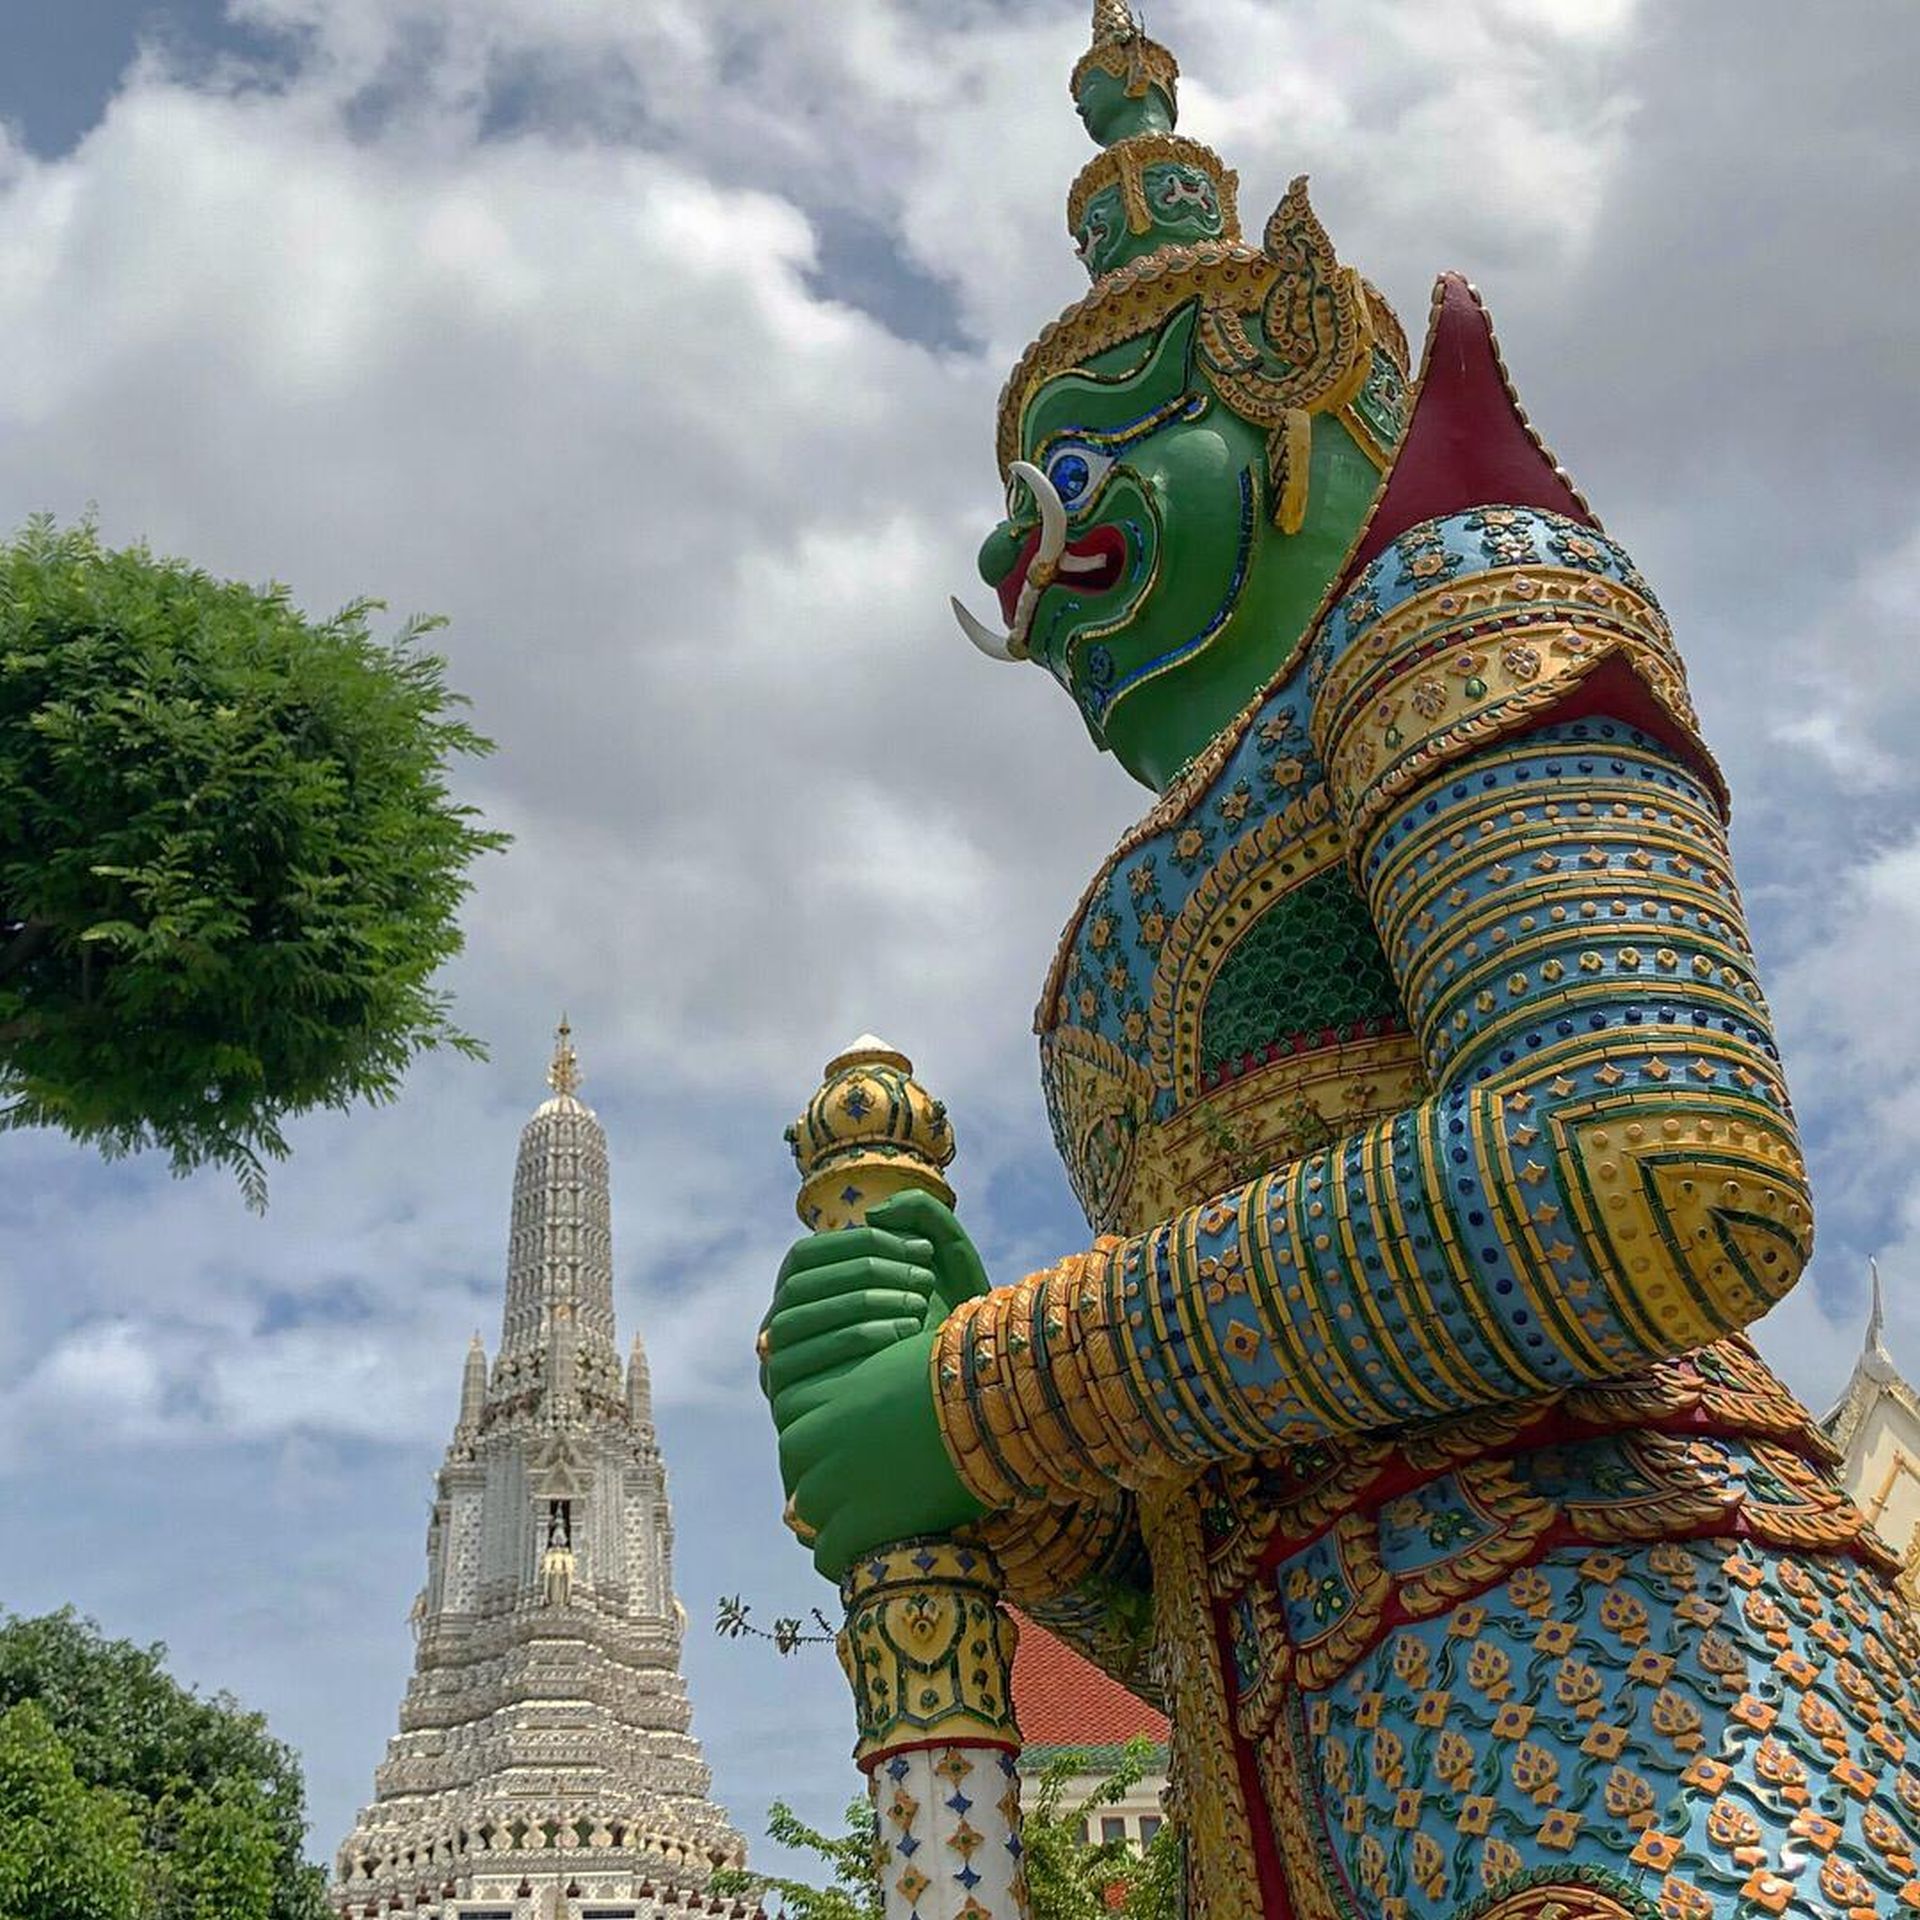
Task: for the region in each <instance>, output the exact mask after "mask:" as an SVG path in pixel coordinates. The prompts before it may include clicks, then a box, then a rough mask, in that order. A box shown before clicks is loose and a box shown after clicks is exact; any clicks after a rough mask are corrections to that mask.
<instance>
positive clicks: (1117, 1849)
mask: <svg viewBox="0 0 1920 1920" xmlns="http://www.w3.org/2000/svg"><path fill="white" fill-rule="evenodd" d="M1153 1754H1154V1747H1153V1743H1152V1741H1150V1740H1142V1739H1134V1740H1129V1741H1128V1742H1127V1744H1126V1746H1125V1747H1124V1748H1123V1749H1122V1757H1121V1759H1120V1761H1119V1762H1118V1763H1117V1764H1116V1765H1115V1766H1113V1767H1111V1768H1109V1769H1108V1771H1107V1772H1106V1773H1105V1774H1103V1775H1101V1776H1100V1777H1099V1778H1098V1779H1097V1780H1096V1781H1095V1783H1094V1785H1093V1787H1092V1789H1091V1790H1090V1791H1089V1792H1088V1793H1087V1794H1086V1795H1085V1796H1084V1797H1083V1798H1080V1799H1078V1800H1074V1801H1071V1802H1069V1801H1068V1799H1067V1789H1068V1787H1069V1786H1070V1785H1071V1784H1072V1783H1073V1781H1074V1780H1075V1779H1076V1778H1079V1777H1081V1776H1083V1775H1085V1773H1086V1772H1087V1771H1088V1757H1087V1755H1086V1754H1084V1753H1073V1752H1067V1753H1060V1754H1056V1755H1055V1756H1054V1757H1053V1758H1052V1759H1051V1760H1049V1761H1048V1762H1047V1764H1046V1765H1045V1766H1044V1767H1043V1768H1042V1769H1041V1771H1040V1777H1039V1779H1038V1781H1037V1782H1030V1783H1029V1785H1028V1788H1027V1807H1026V1810H1025V1814H1024V1816H1023V1818H1022V1821H1021V1827H1020V1837H1021V1840H1022V1842H1023V1843H1024V1845H1025V1848H1026V1860H1027V1889H1028V1893H1029V1895H1030V1897H1031V1899H1032V1903H1033V1920H1109V1916H1110V1915H1111V1914H1113V1913H1114V1912H1115V1911H1116V1909H1115V1908H1114V1907H1112V1906H1110V1905H1109V1904H1108V1900H1107V1892H1108V1889H1109V1888H1118V1889H1119V1890H1120V1902H1121V1904H1120V1906H1119V1907H1118V1909H1117V1911H1118V1912H1119V1913H1121V1914H1122V1915H1123V1916H1125V1917H1126V1920H1175V1917H1176V1916H1177V1915H1178V1913H1179V1910H1180V1907H1179V1901H1180V1845H1179V1841H1178V1838H1177V1837H1176V1836H1175V1834H1174V1831H1173V1829H1172V1828H1171V1827H1169V1826H1163V1827H1162V1828H1161V1829H1160V1831H1159V1832H1158V1833H1157V1834H1155V1835H1154V1837H1153V1840H1152V1842H1151V1844H1150V1845H1149V1846H1148V1847H1147V1848H1146V1850H1145V1854H1144V1856H1142V1855H1140V1854H1136V1853H1135V1852H1134V1851H1133V1849H1132V1847H1131V1846H1129V1844H1128V1843H1127V1842H1126V1841H1125V1840H1100V1841H1095V1842H1092V1843H1091V1844H1089V1843H1088V1842H1087V1841H1086V1840H1085V1839H1084V1838H1083V1837H1082V1836H1083V1834H1084V1833H1085V1831H1086V1830H1087V1827H1088V1825H1089V1823H1090V1822H1091V1821H1094V1820H1097V1819H1098V1817H1099V1813H1100V1809H1101V1808H1102V1807H1111V1806H1115V1805H1117V1804H1118V1803H1119V1802H1120V1801H1121V1800H1124V1799H1125V1798H1126V1796H1127V1795H1128V1794H1129V1793H1130V1792H1131V1791H1132V1790H1133V1789H1134V1788H1135V1787H1136V1786H1138V1785H1139V1784H1140V1780H1141V1776H1142V1775H1143V1774H1145V1772H1146V1770H1147V1766H1148V1763H1149V1762H1150V1761H1151V1760H1152V1758H1153Z"/></svg>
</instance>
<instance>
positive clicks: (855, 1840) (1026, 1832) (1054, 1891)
mask: <svg viewBox="0 0 1920 1920" xmlns="http://www.w3.org/2000/svg"><path fill="white" fill-rule="evenodd" d="M1153 1753H1154V1748H1153V1744H1152V1742H1151V1741H1148V1740H1130V1741H1128V1742H1127V1744H1126V1747H1125V1748H1124V1750H1123V1755H1122V1758H1121V1760H1120V1761H1119V1763H1118V1764H1117V1765H1116V1766H1114V1767H1113V1768H1111V1769H1110V1770H1109V1771H1108V1772H1107V1773H1105V1774H1104V1775H1102V1776H1100V1777H1099V1778H1098V1779H1097V1780H1096V1782H1095V1784H1094V1787H1093V1789H1092V1791H1091V1792H1089V1793H1088V1794H1087V1795H1086V1796H1085V1797H1084V1798H1082V1799H1078V1800H1075V1801H1073V1802H1071V1803H1070V1804H1069V1803H1068V1802H1067V1789H1068V1787H1069V1786H1070V1785H1071V1784H1072V1782H1073V1781H1074V1780H1075V1778H1077V1777H1079V1776H1082V1775H1084V1774H1085V1773H1086V1772H1087V1770H1088V1762H1087V1756H1086V1755H1085V1754H1083V1753H1062V1754H1058V1755H1056V1756H1055V1757H1054V1758H1053V1759H1052V1760H1050V1761H1049V1762H1048V1763H1047V1765H1046V1766H1045V1767H1044V1768H1043V1769H1042V1770H1041V1773H1040V1776H1039V1779H1038V1780H1037V1781H1034V1780H1029V1781H1028V1782H1027V1784H1026V1787H1025V1790H1024V1792H1025V1797H1026V1799H1027V1806H1026V1810H1025V1814H1024V1817H1023V1819H1022V1823H1021V1839H1022V1842H1023V1845H1024V1851H1025V1858H1026V1865H1027V1890H1028V1896H1029V1899H1030V1900H1031V1902H1032V1909H1033V1920H1110V1916H1111V1915H1113V1914H1114V1913H1115V1912H1116V1911H1117V1912H1118V1913H1119V1914H1120V1916H1121V1920H1178V1915H1179V1912H1180V1879H1181V1851H1180V1841H1179V1836H1178V1835H1177V1834H1176V1833H1175V1832H1174V1830H1173V1828H1172V1827H1171V1826H1163V1827H1162V1828H1161V1829H1160V1831H1159V1832H1158V1833H1157V1834H1156V1835H1155V1836H1154V1838H1153V1841H1152V1843H1151V1844H1150V1845H1149V1846H1148V1847H1147V1848H1146V1851H1145V1853H1144V1855H1140V1854H1136V1853H1134V1851H1133V1850H1132V1848H1131V1847H1130V1846H1129V1845H1128V1844H1127V1842H1126V1841H1124V1840H1103V1841H1100V1842H1097V1843H1095V1844H1093V1845H1089V1844H1088V1843H1087V1842H1086V1841H1085V1840H1084V1839H1083V1838H1082V1837H1081V1836H1082V1833H1083V1831H1084V1829H1085V1826H1086V1823H1087V1821H1088V1820H1089V1818H1094V1817H1097V1816H1098V1812H1099V1809H1100V1808H1102V1807H1110V1806H1113V1805H1115V1804H1116V1803H1117V1802H1118V1801H1120V1800H1122V1799H1124V1798H1125V1797H1126V1795H1127V1794H1128V1793H1129V1792H1130V1791H1131V1790H1132V1789H1133V1788H1134V1787H1135V1786H1137V1785H1138V1784H1139V1782H1140V1779H1141V1776H1142V1775H1143V1774H1144V1773H1145V1772H1146V1769H1147V1766H1148V1763H1149V1762H1150V1761H1151V1759H1152V1758H1153ZM846 1817H847V1830H846V1832H845V1833H843V1834H840V1835H838V1836H829V1835H827V1834H824V1833H821V1832H819V1831H818V1830H817V1829H815V1828H813V1827H810V1826H808V1825H807V1824H806V1823H805V1822H804V1821H803V1820H801V1819H799V1818H798V1817H797V1816H796V1815H795V1814H794V1812H793V1810H792V1809H791V1808H790V1807H788V1806H786V1805H785V1804H784V1803H783V1802H781V1801H777V1800H776V1801H775V1802H774V1804H773V1808H772V1811H771V1812H770V1813H769V1815H768V1817H767V1835H768V1838H770V1839H773V1840H777V1841H778V1842H779V1843H780V1844H781V1845H782V1846H784V1847H792V1848H794V1849H795V1850H797V1851H799V1852H803V1853H811V1854H813V1855H814V1856H815V1857H816V1858H818V1859H820V1860H822V1861H824V1862H825V1863H826V1864H827V1866H828V1867H830V1868H831V1869H832V1879H831V1881H830V1882H829V1883H828V1884H827V1885H826V1886H824V1887H816V1886H813V1885H811V1884H809V1883H808V1882H807V1881H804V1880H789V1879H780V1878H777V1877H775V1876H771V1875H767V1874H761V1873H754V1872H752V1871H750V1870H747V1869H731V1868H729V1869H727V1870H725V1871H723V1872H720V1873H717V1874H715V1875H714V1877H713V1890H714V1892H715V1893H719V1894H725V1895H731V1896H741V1895H744V1896H747V1897H748V1898H753V1897H756V1896H759V1897H762V1898H763V1899H764V1896H766V1895H769V1894H771V1895H774V1896H775V1897H777V1899H778V1901H779V1903H780V1904H781V1905H782V1906H784V1907H785V1909H786V1911H787V1912H788V1913H789V1914H790V1915H792V1916H793V1920H880V1916H881V1915H882V1914H883V1913H884V1911H885V1904H886V1903H885V1896H884V1894H883V1893H882V1890H881V1885H880V1872H879V1866H878V1862H877V1859H876V1856H875V1850H874V1849H875V1841H876V1838H877V1824H876V1822H875V1820H874V1814H873V1808H872V1805H871V1804H870V1803H869V1802H868V1801H866V1800H856V1801H855V1802H854V1803H853V1804H852V1805H851V1806H850V1807H849V1808H848V1809H847V1816H846ZM1109 1888H1114V1889H1117V1890H1118V1893H1119V1900H1120V1904H1119V1906H1118V1908H1117V1909H1116V1908H1115V1907H1113V1906H1110V1905H1109V1904H1108V1899H1107V1894H1108V1889H1109Z"/></svg>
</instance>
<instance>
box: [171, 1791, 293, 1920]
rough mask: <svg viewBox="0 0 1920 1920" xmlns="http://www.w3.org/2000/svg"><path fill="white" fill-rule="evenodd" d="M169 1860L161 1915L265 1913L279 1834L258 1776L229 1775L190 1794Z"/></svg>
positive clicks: (256, 1916)
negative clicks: (209, 1788)
mask: <svg viewBox="0 0 1920 1920" xmlns="http://www.w3.org/2000/svg"><path fill="white" fill-rule="evenodd" d="M170 1866H171V1872H170V1873H169V1875H168V1887H167V1896H168V1897H167V1900H166V1904H165V1908H164V1911H165V1913H166V1916H167V1920H270V1916H271V1915H272V1913H273V1910H274V1900H273V1896H274V1889H275V1884H276V1878H277V1873H278V1867H279V1840H278V1835H277V1834H276V1833H275V1831H274V1819H273V1809H272V1807H271V1806H269V1805H268V1803H267V1797H266V1795H265V1794H264V1793H263V1792H262V1791H261V1788H260V1783H259V1782H258V1781H257V1780H250V1779H248V1778H247V1777H246V1776H245V1775H244V1774H229V1775H227V1776H226V1777H225V1778H223V1779H220V1780H217V1781H215V1782H214V1785H213V1787H212V1789H211V1790H210V1791H209V1792H206V1793H196V1794H190V1795H189V1796H188V1797H187V1800H186V1802H185V1804H184V1806H183V1807H182V1809H181V1813H180V1824H179V1827H178V1830H177V1831H176V1833H175V1835H174V1842H173V1853H172V1858H171V1862H170Z"/></svg>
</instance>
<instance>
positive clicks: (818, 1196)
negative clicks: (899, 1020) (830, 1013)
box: [787, 1034, 953, 1233]
mask: <svg viewBox="0 0 1920 1920" xmlns="http://www.w3.org/2000/svg"><path fill="white" fill-rule="evenodd" d="M787 1144H788V1145H789V1146H791V1147H792V1149H793V1157H794V1161H795V1163H796V1164H797V1165H798V1167H799V1169H800V1197H799V1199H798V1200H797V1201H796V1202H795V1210H796V1211H797V1212H798V1213H799V1215H800V1218H801V1220H802V1221H803V1222H805V1224H806V1225H807V1226H809V1227H810V1228H812V1229H813V1230H814V1232H816V1233H830V1232H833V1231H835V1230H836V1229H838V1228H841V1227H852V1226H858V1225H859V1224H860V1223H861V1222H862V1221H864V1220H865V1219H866V1216H867V1210H868V1209H869V1208H870V1207H877V1206H878V1205H879V1204H880V1203H881V1201H883V1200H889V1199H891V1198H892V1197H893V1196H894V1195H895V1194H896V1193H900V1192H903V1191H905V1190H906V1189H908V1188H910V1187H912V1188H918V1189H920V1190H921V1191H923V1192H926V1193H931V1194H933V1195H934V1196H935V1198H936V1199H939V1200H941V1201H943V1202H945V1204H946V1205H948V1206H951V1205H952V1204H953V1189H952V1188H951V1187H950V1186H948V1185H947V1182H946V1179H945V1177H944V1175H945V1170H946V1168H947V1167H948V1166H949V1165H950V1164H951V1163H952V1160H953V1129H952V1128H951V1127H950V1126H949V1125H948V1124H947V1110H946V1108H945V1107H944V1106H942V1105H941V1103H940V1102H939V1101H938V1100H936V1099H934V1097H933V1096H932V1095H931V1094H930V1093H928V1091H927V1090H926V1088H925V1087H923V1086H921V1084H920V1083H919V1081H917V1080H916V1079H914V1077H913V1062H912V1061H911V1060H909V1059H908V1058H907V1056H906V1055H905V1054H904V1053H900V1052H898V1051H896V1050H895V1049H894V1048H892V1047H890V1046H888V1045H887V1044H886V1042H885V1041H883V1040H876V1039H874V1038H873V1036H872V1035H871V1034H867V1035H863V1036H862V1037H861V1038H860V1039H858V1040H856V1041H855V1042H854V1043H853V1045H852V1046H851V1047H849V1048H848V1049H847V1050H846V1052H845V1053H842V1054H838V1055H836V1056H835V1057H834V1058H833V1059H832V1060H829V1061H828V1062H827V1066H826V1073H825V1076H824V1079H823V1081H822V1084H821V1086H820V1090H819V1091H818V1092H817V1093H816V1094H815V1095H814V1096H813V1098H812V1099H811V1100H809V1101H808V1102H807V1110H806V1112H805V1113H803V1114H802V1115H801V1116H800V1118H799V1119H798V1120H796V1121H795V1122H794V1123H793V1125H792V1126H790V1127H789V1128H788V1129H787Z"/></svg>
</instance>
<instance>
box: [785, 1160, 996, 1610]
mask: <svg viewBox="0 0 1920 1920" xmlns="http://www.w3.org/2000/svg"><path fill="white" fill-rule="evenodd" d="M867 1222H868V1224H867V1225H866V1226H864V1227H854V1228H850V1229H848V1230H847V1231H845V1232H842V1233H820V1234H814V1235H812V1236H811V1237H809V1238H808V1239H805V1240H801V1241H798V1242H796V1244H795V1245H794V1247H793V1248H792V1250H791V1251H790V1252H789V1253H788V1255H787V1257H786V1259H785V1261H784V1262H782V1264H781V1268H780V1278H779V1281H778V1283H777V1285H776V1286H775V1288H774V1296H773V1306H772V1308H771V1310H770V1311H769V1313H768V1315H767V1318H766V1322H765V1325H764V1328H763V1332H764V1336H765V1338H764V1344H763V1351H764V1352H765V1355H766V1358H765V1360H764V1361H763V1362H762V1365H761V1369H760V1387H761V1391H762V1392H763V1393H765V1394H766V1396H767V1398H768V1400H769V1401H770V1402H771V1403H772V1407H773V1424H774V1427H775V1430H776V1431H777V1432H778V1433H779V1436H780V1477H781V1479H782V1481H783V1482H784V1484H785V1487H786V1490H787V1494H788V1496H789V1498H790V1499H791V1500H792V1502H793V1507H794V1511H795V1513H796V1514H797V1515H798V1517H799V1518H800V1520H801V1521H802V1522H803V1523H804V1524H806V1525H807V1526H809V1527H812V1528H814V1529H817V1537H816V1538H815V1540H814V1542H813V1563H814V1565H815V1566H816V1567H818V1568H819V1569H820V1571H821V1572H822V1573H823V1574H825V1575H826V1576H827V1578H828V1579H830V1580H838V1579H839V1578H840V1577H841V1575H842V1574H844V1573H845V1572H846V1570H847V1568H848V1567H849V1566H850V1565H851V1564H852V1563H853V1562H854V1561H855V1560H857V1559H858V1558H859V1557H860V1556H861V1554H863V1553H867V1552H870V1551H871V1550H872V1549H873V1548H875V1547H882V1546H886V1545H888V1544H890V1543H891V1542H893V1541H895V1540H910V1539H913V1538H915V1537H917V1536H918V1535H921V1534H943V1533H951V1532H952V1531H953V1530H954V1529H955V1528H956V1527H959V1526H962V1525H964V1524H965V1523H966V1522H967V1521H969V1520H973V1519H977V1518H978V1517H979V1515H980V1513H981V1512H982V1508H981V1506H980V1503H979V1502H978V1501H977V1500H975V1499H974V1498H973V1496H972V1495H971V1494H970V1493H968V1492H967V1490H966V1488H965V1487H964V1486H962V1485H961V1483H960V1477H959V1475H958V1474H957V1473H956V1472H955V1471H954V1467H953V1462H952V1460H951V1459H949V1458H948V1455H947V1450H946V1446H945V1444H944V1443H943V1442H942V1440H941V1438H940V1422H939V1418H938V1416H937V1415H936V1413H935V1411H934V1405H933V1391H932V1388H931V1386H930V1385H929V1383H928V1378H927V1370H928V1366H929V1362H930V1357H931V1354H932V1351H933V1340H934V1334H935V1332H936V1331H937V1329H938V1328H939V1326H940V1323H941V1322H942V1321H943V1320H944V1319H945V1318H946V1317H947V1315H948V1314H949V1313H951V1312H952V1311H953V1309H954V1308H955V1307H956V1306H958V1305H959V1304H960V1302H961V1301H962V1300H967V1299H971V1298H972V1297H973V1296H974V1295H975V1294H980V1293H984V1292H986V1290H987V1276H986V1272H985V1270H984V1269H983V1268H982V1266H981V1264H980V1256H979V1254H978V1253H977V1252H975V1250H974V1246H973V1242H972V1241H971V1240H969V1239H968V1238H967V1234H966V1229H965V1228H963V1227H962V1226H961V1225H960V1223H959V1221H957V1220H956V1219H955V1218H954V1217H953V1214H952V1212H951V1211H950V1210H949V1209H948V1208H947V1207H945V1206H943V1205H941V1203H940V1202H939V1201H938V1200H936V1199H934V1197H933V1196H932V1195H931V1194H927V1193H902V1194H897V1195H895V1197H894V1198H893V1199H891V1200H889V1201H887V1202H886V1203H885V1204H884V1205H882V1206H878V1207H875V1208H874V1209H873V1211H872V1212H871V1213H869V1214H868V1215H867Z"/></svg>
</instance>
